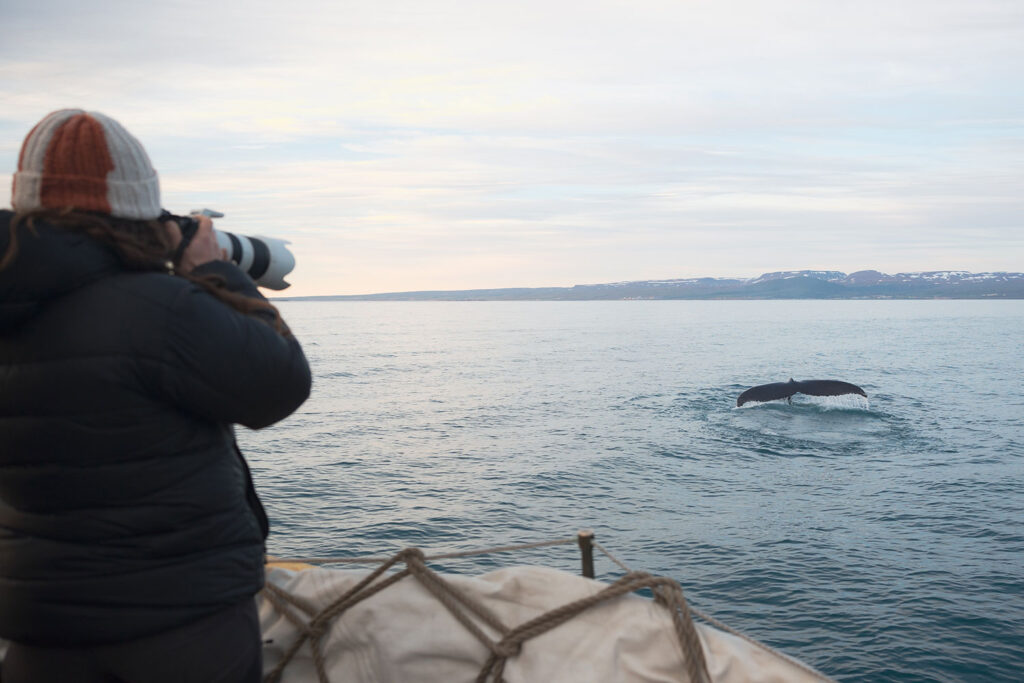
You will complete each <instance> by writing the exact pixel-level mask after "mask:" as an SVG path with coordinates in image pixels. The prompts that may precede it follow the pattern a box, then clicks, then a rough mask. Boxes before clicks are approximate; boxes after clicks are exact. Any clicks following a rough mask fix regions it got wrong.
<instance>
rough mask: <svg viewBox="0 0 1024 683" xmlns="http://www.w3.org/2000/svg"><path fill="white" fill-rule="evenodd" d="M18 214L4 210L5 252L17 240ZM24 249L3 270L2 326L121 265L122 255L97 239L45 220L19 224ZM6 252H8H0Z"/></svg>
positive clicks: (0, 248)
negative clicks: (13, 231)
mask: <svg viewBox="0 0 1024 683" xmlns="http://www.w3.org/2000/svg"><path fill="white" fill-rule="evenodd" d="M13 215H14V214H12V213H11V212H10V211H0V255H3V254H5V253H6V252H7V249H8V248H9V246H10V241H11V230H10V222H11V218H12V217H13ZM17 241H18V251H17V253H16V254H15V256H14V260H13V261H12V262H11V263H10V264H9V265H8V266H7V267H6V268H4V269H3V270H0V330H3V329H9V328H11V327H13V326H15V325H17V324H19V323H22V322H24V321H26V320H28V319H30V318H31V317H32V316H34V315H35V314H36V313H37V312H38V311H39V310H41V309H42V307H43V306H45V305H46V303H47V302H49V301H51V300H53V299H55V298H57V297H59V296H62V295H64V294H67V293H68V292H70V291H72V290H75V289H77V288H79V287H82V286H84V285H86V284H89V283H90V282H93V281H95V280H97V279H99V278H101V277H103V276H104V275H107V274H109V273H113V272H116V271H118V270H121V266H120V263H119V261H118V258H117V256H116V255H115V254H114V253H113V251H111V250H110V249H109V248H108V247H106V246H105V245H103V244H100V243H99V242H96V241H95V240H93V239H91V238H89V237H87V236H85V235H79V234H75V233H72V232H68V231H66V230H62V229H60V228H57V227H54V226H52V225H49V224H47V223H45V222H43V221H39V220H37V221H36V222H35V229H34V230H30V229H28V228H26V227H24V226H22V227H19V228H18V240H17ZM0 258H2V256H0Z"/></svg>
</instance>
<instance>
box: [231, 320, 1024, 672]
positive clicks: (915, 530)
mask: <svg viewBox="0 0 1024 683" xmlns="http://www.w3.org/2000/svg"><path fill="white" fill-rule="evenodd" d="M280 309H281V311H282V313H283V315H284V317H285V319H286V320H287V321H288V322H289V324H290V325H291V326H292V328H293V330H294V331H295V333H296V335H297V336H298V337H299V338H300V339H301V340H302V342H303V343H304V347H305V349H306V352H307V355H308V357H309V360H310V364H311V365H312V368H313V372H314V387H313V394H312V397H311V398H310V399H309V401H308V402H307V403H306V404H305V405H304V406H303V407H302V408H301V409H300V410H299V411H298V412H297V413H296V414H295V415H293V416H292V417H290V418H288V419H287V420H285V421H283V422H282V423H280V424H278V425H275V426H274V427H271V428H269V429H266V430H263V431H260V432H251V431H247V430H240V434H239V440H240V442H241V443H242V447H243V450H244V451H245V452H246V453H247V456H248V458H249V459H250V462H251V463H252V466H253V472H254V476H255V479H256V484H257V488H258V489H259V490H260V493H261V495H262V497H263V499H264V502H265V503H266V506H267V508H268V511H269V514H270V517H271V520H272V524H273V531H272V535H271V538H270V541H269V551H270V552H271V553H272V554H276V555H281V556H287V557H308V556H354V555H382V554H384V555H387V554H391V553H393V552H394V551H396V550H398V549H400V548H402V547H405V546H409V545H415V546H419V547H422V548H424V549H426V550H427V551H428V552H444V551H452V550H465V549H472V548H486V547H490V546H497V545H504V544H511V543H520V542H530V541H538V540H545V539H551V538H567V537H572V536H574V535H575V533H576V531H577V530H578V529H581V528H591V529H593V530H594V531H595V533H596V536H597V539H598V540H599V541H600V542H601V543H602V544H604V545H605V546H606V547H608V549H609V550H611V551H612V552H613V553H615V554H616V555H617V556H618V557H619V558H620V559H622V560H623V561H625V562H626V563H628V564H629V565H630V566H631V567H633V568H635V569H643V570H646V571H649V572H652V573H656V574H662V575H666V576H670V577H672V578H674V579H677V580H678V581H679V582H680V583H681V584H682V585H683V588H684V590H685V592H686V595H687V597H688V599H689V600H690V602H691V604H693V605H694V606H695V607H696V608H698V609H700V610H702V611H704V612H706V613H708V614H711V615H712V616H714V617H717V618H718V619H719V620H721V621H723V622H725V623H726V624H728V625H730V626H732V627H734V628H736V629H738V630H740V631H743V632H744V633H747V634H749V635H751V636H753V637H755V638H757V639H759V640H762V641H764V642H766V643H768V644H769V645H772V646H775V647H778V648H780V649H782V650H783V651H785V652H787V653H789V654H792V655H794V656H796V657H798V658H800V659H802V660H803V661H806V662H807V663H809V664H811V665H813V666H815V667H817V668H819V669H821V670H822V671H824V672H825V673H827V674H828V675H830V676H832V677H834V678H836V679H838V680H840V681H872V682H876V681H877V682H885V681H985V682H990V681H1015V682H1017V681H1022V680H1024V392H1022V388H1024V301H714V302H698V301H603V302H414V303H402V302H314V301H287V302H281V303H280ZM790 377H793V378H796V379H841V380H845V381H848V382H853V383H855V384H858V385H860V386H861V387H863V388H864V389H865V390H866V391H867V394H868V399H867V401H864V400H862V399H859V398H856V399H855V398H854V397H846V398H844V399H811V398H808V397H804V398H800V397H797V398H796V399H795V400H794V402H793V403H792V405H789V404H786V403H785V402H774V403H768V404H761V405H756V406H754V407H748V406H744V407H743V408H739V409H737V408H735V402H736V397H737V396H738V395H739V394H740V392H742V391H743V390H744V389H747V388H749V387H751V386H754V385H756V384H762V383H767V382H776V381H786V380H788V379H789V378H790ZM514 564H543V565H546V566H552V567H559V568H563V569H567V570H570V571H578V570H579V556H578V551H577V550H576V549H575V548H574V547H572V546H560V547H554V548H546V549H542V550H531V551H528V552H523V553H505V554H498V555H492V556H487V557H483V558H474V559H467V560H456V561H449V562H448V563H446V564H442V565H437V567H438V568H440V569H441V570H443V571H453V572H460V573H480V572H483V571H489V570H491V569H494V568H496V567H499V566H509V565H514ZM597 572H598V578H607V579H609V580H613V579H614V578H615V577H616V576H618V575H619V573H618V572H619V570H618V568H617V567H616V566H615V565H613V564H612V563H611V562H609V561H607V560H606V559H604V558H603V557H601V556H600V555H599V556H598V559H597Z"/></svg>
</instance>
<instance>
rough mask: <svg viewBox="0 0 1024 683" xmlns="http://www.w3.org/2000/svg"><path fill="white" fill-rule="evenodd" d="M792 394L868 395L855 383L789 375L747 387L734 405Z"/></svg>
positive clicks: (787, 396) (785, 396) (761, 401)
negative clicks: (780, 379)
mask: <svg viewBox="0 0 1024 683" xmlns="http://www.w3.org/2000/svg"><path fill="white" fill-rule="evenodd" d="M793 394H807V395H808V396H842V395H843V394H860V395H861V396H863V397H864V398H867V396H868V395H867V394H866V393H864V390H863V389H861V388H860V387H858V386H857V385H856V384H850V383H849V382H840V381H839V380H837V379H806V380H804V381H802V382H797V381H795V380H794V379H793V378H792V377H790V378H789V381H788V382H773V383H772V384H762V385H761V386H758V387H753V388H751V389H747V390H746V391H744V392H743V393H742V394H740V395H739V398H737V399H736V406H737V407H739V406H741V405H743V404H744V403H749V402H750V401H757V402H758V403H763V402H765V401H777V400H779V399H780V398H786V399H788V398H790V397H791V396H792V395H793Z"/></svg>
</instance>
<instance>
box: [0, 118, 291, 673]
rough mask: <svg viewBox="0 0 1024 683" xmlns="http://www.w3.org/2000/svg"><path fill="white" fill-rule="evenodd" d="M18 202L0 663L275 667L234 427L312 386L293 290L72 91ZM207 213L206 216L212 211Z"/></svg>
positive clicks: (273, 411) (5, 339)
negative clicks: (251, 268)
mask: <svg viewBox="0 0 1024 683" xmlns="http://www.w3.org/2000/svg"><path fill="white" fill-rule="evenodd" d="M11 205H12V207H13V209H14V211H13V213H12V212H10V211H2V212H0V638H3V639H7V640H9V641H11V646H10V649H9V650H8V652H7V655H6V659H5V661H4V664H3V668H2V677H3V683H27V682H35V681H46V682H48V681H62V682H64V683H79V682H83V683H84V682H87V681H89V682H91V681H107V682H109V681H123V682H124V683H147V682H152V683H158V682H163V681H196V682H202V681H223V682H224V683H231V682H234V681H239V682H241V681H246V682H249V681H252V682H254V683H255V682H256V681H259V680H260V676H261V657H260V650H261V643H260V632H259V623H258V618H257V615H256V610H255V603H254V600H253V596H254V594H255V593H256V592H257V591H259V590H260V589H261V588H262V585H263V561H264V540H265V538H266V535H267V531H268V524H267V517H266V514H265V513H264V511H263V507H262V505H261V504H260V502H259V499H258V498H257V496H256V491H255V489H254V488H253V484H252V480H251V478H250V476H249V470H248V467H247V465H246V463H245V460H244V459H243V458H242V455H241V453H239V452H238V449H237V446H236V445H235V439H234V433H233V429H234V428H233V425H235V424H241V425H245V426H246V427H250V428H252V429H259V428H261V427H266V426H268V425H271V424H273V423H274V422H277V421H278V420H281V419H283V418H285V417H287V416H288V415H289V414H291V413H292V412H293V411H294V410H295V409H296V408H298V407H299V406H300V405H301V404H302V402H303V401H304V400H305V399H306V398H307V396H308V395H309V390H310V373H309V366H308V364H307V362H306V359H305V357H304V355H303V353H302V349H301V347H300V346H299V344H298V342H297V341H296V340H295V338H294V337H293V336H292V335H291V332H290V331H289V330H288V328H287V326H286V325H285V324H284V322H283V321H282V320H281V317H280V315H279V314H278V312H277V310H276V309H275V308H274V307H273V306H272V305H271V304H270V303H268V302H267V301H266V300H265V299H264V298H263V297H262V296H261V295H260V294H259V292H258V291H257V289H256V286H255V284H254V283H253V282H252V280H250V279H249V277H248V276H247V275H245V274H244V273H243V272H242V271H240V270H239V269H238V268H237V267H236V266H235V265H233V264H232V263H229V262H227V261H225V260H223V256H222V253H221V251H220V249H219V248H218V247H217V243H216V236H215V233H214V229H213V225H212V223H211V222H210V220H209V219H207V218H205V217H199V218H198V219H197V220H198V221H199V223H198V230H196V231H195V232H194V235H192V236H191V240H190V241H187V242H183V240H182V230H181V226H180V224H179V222H174V221H161V220H158V217H160V216H161V208H160V192H159V185H158V180H157V175H156V173H155V171H154V170H153V168H152V166H151V164H150V161H149V158H148V156H147V155H146V152H145V150H144V149H143V148H142V146H141V144H140V143H139V142H138V140H136V139H135V138H134V137H133V136H132V135H131V134H129V133H128V132H127V131H126V130H125V129H124V128H123V127H122V126H121V125H120V124H119V123H118V122H116V121H114V120H113V119H111V118H109V117H107V116H104V115H103V114H100V113H97V112H84V111H81V110H62V111H57V112H53V113H52V114H50V115H49V116H47V117H46V118H44V119H43V120H42V121H41V122H40V123H39V124H38V125H37V126H36V127H35V128H33V129H32V131H31V132H30V133H29V134H28V137H27V138H26V139H25V142H24V145H23V147H22V149H21V154H20V157H19V161H18V169H17V172H16V173H15V175H14V185H13V196H12V200H11ZM193 227H195V226H193Z"/></svg>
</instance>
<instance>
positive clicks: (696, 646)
mask: <svg viewBox="0 0 1024 683" xmlns="http://www.w3.org/2000/svg"><path fill="white" fill-rule="evenodd" d="M575 542H576V539H574V538H573V539H569V540H567V541H565V540H559V541H543V542H540V543H531V544H527V545H524V546H502V547H500V548H499V549H497V550H496V552H500V551H503V550H515V549H520V548H536V547H542V546H546V545H561V544H564V543H575ZM481 552H482V551H471V552H466V553H449V554H447V555H445V556H448V557H450V556H460V557H462V556H468V555H475V554H481ZM605 552H606V553H607V551H605ZM445 556H441V555H435V556H434V557H435V558H437V557H445ZM427 559H428V558H426V557H425V556H424V554H423V552H422V551H421V550H419V549H418V548H406V549H405V550H401V551H399V552H398V553H396V554H395V555H394V556H392V557H390V558H385V560H384V562H383V563H382V564H381V566H379V567H377V569H375V570H374V571H373V572H371V573H370V574H369V575H367V576H366V577H364V578H363V579H362V580H361V581H359V583H357V584H356V585H355V586H353V587H352V588H351V589H349V590H348V591H347V592H346V593H345V594H344V595H342V596H341V597H339V598H338V599H336V600H335V601H334V602H332V603H331V604H329V605H328V606H327V607H325V608H323V609H322V610H321V611H319V612H316V610H315V608H314V607H313V606H312V605H310V604H309V603H308V602H307V601H305V600H301V599H298V598H296V597H295V596H293V595H290V594H288V593H287V592H285V591H284V590H282V589H281V588H279V587H278V586H275V585H273V584H271V583H267V584H266V587H265V588H264V591H263V593H264V595H265V596H266V597H267V600H268V601H269V602H270V604H271V605H273V606H274V608H275V609H276V610H277V611H278V612H280V613H281V615H282V616H284V617H285V618H286V619H287V620H288V621H290V622H291V623H292V624H293V625H295V627H296V628H297V629H298V631H299V633H300V635H299V637H298V638H297V639H296V640H295V642H294V643H292V645H291V646H290V647H289V648H288V650H287V651H286V652H285V653H284V654H283V655H282V657H281V661H279V662H278V663H277V665H276V666H275V667H274V668H273V669H272V670H271V671H270V672H269V673H268V674H267V675H266V676H265V677H264V681H265V682H266V683H277V681H279V680H280V678H281V674H282V673H283V671H284V668H285V667H286V666H287V665H288V663H289V662H290V661H291V660H292V659H293V658H294V657H295V655H296V653H298V651H299V649H300V648H301V647H302V646H303V645H304V644H305V643H306V642H307V641H308V642H309V644H310V650H311V652H312V654H313V663H314V666H315V668H316V672H317V678H318V680H319V681H320V683H330V681H329V679H328V677H327V672H326V667H325V666H324V654H323V650H322V647H321V641H322V639H323V637H324V636H325V635H326V633H327V631H328V630H329V628H330V623H331V621H333V620H334V619H335V618H337V617H338V616H340V615H341V614H343V613H344V612H345V610H347V609H348V608H349V607H351V606H352V605H355V604H357V603H358V602H361V601H362V600H365V599H366V598H368V597H370V596H372V595H375V594H376V593H378V592H380V591H382V590H384V589H385V588H387V587H388V586H391V585H393V584H395V583H397V582H398V581H400V580H402V579H403V578H405V577H406V576H409V575H410V574H411V575H412V576H414V577H416V578H417V579H418V580H419V581H420V583H421V584H423V586H424V587H425V588H426V589H427V590H428V591H430V592H431V593H432V594H433V595H434V596H435V597H436V598H437V599H438V600H439V601H440V602H441V604H442V605H444V607H445V608H446V609H447V610H448V611H449V612H450V613H451V614H452V616H453V617H455V619H456V620H457V621H458V622H459V623H460V624H462V625H463V626H464V627H465V628H466V630H468V631H469V632H470V633H471V634H472V635H473V637H475V638H476V639H477V640H478V641H479V642H480V643H481V644H483V645H484V646H485V647H486V648H487V649H488V650H489V651H490V655H489V656H488V658H487V661H486V662H484V665H483V668H482V669H481V670H480V673H479V675H478V676H477V678H476V683H488V681H490V682H491V683H505V679H504V678H503V675H504V671H505V664H506V662H507V661H508V658H509V657H514V656H516V655H517V654H519V652H520V650H521V649H522V645H523V643H525V642H526V641H527V640H529V639H531V638H534V637H536V636H538V635H540V634H542V633H545V632H547V631H550V630H551V629H553V628H555V627H557V626H559V625H561V624H563V623H565V622H566V621H568V620H569V619H571V618H573V617H574V616H576V615H578V614H580V613H582V612H584V611H586V610H587V609H590V608H591V607H594V606H596V605H599V604H601V603H603V602H607V601H609V600H612V599H614V598H617V597H620V596H622V595H625V594H627V593H632V592H633V591H636V590H640V589H642V588H649V589H651V590H652V591H653V592H654V595H655V601H656V602H657V603H658V604H660V605H662V606H664V607H665V608H666V609H668V610H669V612H670V614H671V615H672V623H673V625H674V627H675V631H676V636H677V638H678V640H679V644H680V647H681V648H682V653H683V660H684V662H685V665H686V670H687V675H688V676H689V681H690V683H711V676H710V675H709V674H708V672H707V663H706V662H705V660H704V651H703V649H702V648H701V645H700V639H699V638H698V636H697V632H696V629H695V627H694V625H693V620H692V618H691V617H690V611H689V609H688V608H687V605H686V599H685V597H684V596H683V589H682V588H681V587H680V586H679V584H678V583H677V582H675V581H673V580H672V579H667V578H664V577H657V576H651V575H650V574H645V573H643V572H630V573H627V574H626V575H625V576H623V577H622V578H620V579H619V580H618V581H616V582H615V583H613V584H611V585H609V586H607V587H606V588H604V589H603V590H601V591H600V592H598V593H596V594H594V595H592V596H590V597H588V598H583V599H581V600H576V601H574V602H571V603H569V604H566V605H562V606H561V607H557V608H555V609H553V610H551V611H550V612H546V613H544V614H541V615H539V616H537V617H535V618H534V619H531V620H529V621H527V622H525V623H523V624H520V625H519V626H516V627H514V628H509V627H507V626H505V625H504V624H502V623H501V621H500V620H499V619H498V618H497V617H496V616H495V615H494V614H493V613H492V612H491V611H490V610H488V609H487V608H486V607H485V606H484V605H482V604H481V603H479V602H478V601H476V600H474V599H473V598H471V597H470V596H468V595H465V594H464V593H462V592H460V591H459V590H457V589H456V588H455V587H453V586H452V585H451V584H449V583H448V582H447V581H445V580H444V579H443V578H442V577H441V576H440V575H439V574H437V573H435V572H434V571H432V570H431V569H430V568H429V567H427V565H426V560H427ZM296 561H300V560H296ZM301 561H303V562H308V560H301ZM329 561H332V562H333V561H335V560H333V559H331V560H329ZM358 561H362V562H366V561H368V560H367V559H365V558H363V559H360V560H358ZM398 562H404V563H405V565H406V568H405V569H404V570H402V571H399V572H396V573H395V574H392V575H391V576H388V577H387V578H385V579H383V580H381V581H379V582H377V583H374V582H375V581H376V580H377V579H378V578H380V577H381V576H382V575H383V573H384V572H385V571H387V570H388V569H389V568H390V567H392V566H394V565H395V564H397V563H398ZM310 564H312V563H310ZM292 607H295V608H297V609H298V610H300V611H301V612H304V613H305V614H306V615H307V617H308V618H309V620H308V621H304V620H303V619H302V617H301V616H299V615H297V614H296V613H295V611H294V610H293V609H291V608H292ZM470 615H473V616H475V617H476V618H477V619H479V620H480V621H482V622H483V623H484V624H486V625H487V626H490V627H491V628H492V629H493V630H494V631H496V632H497V633H498V634H499V635H500V636H501V638H500V640H497V641H496V640H494V639H492V638H491V637H489V636H488V635H487V634H486V633H484V631H483V629H481V628H480V626H478V625H477V623H476V622H474V621H473V619H472V618H471V616H470Z"/></svg>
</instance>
